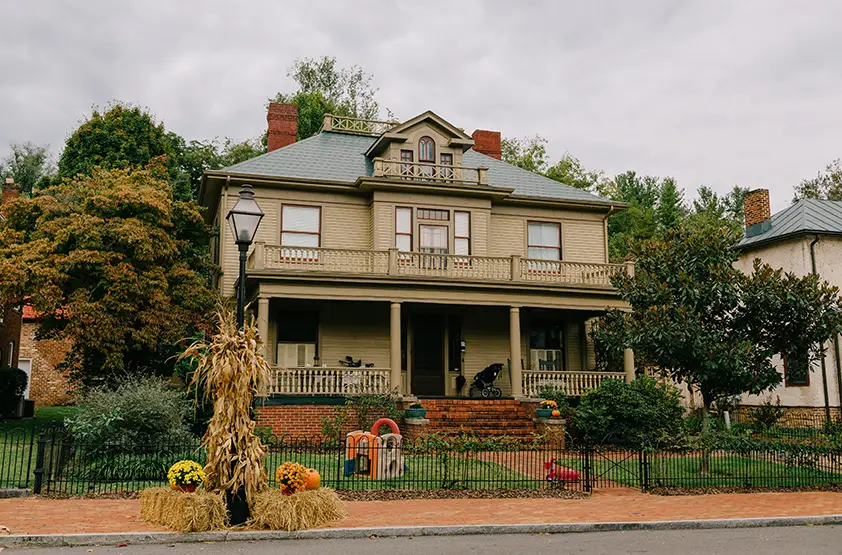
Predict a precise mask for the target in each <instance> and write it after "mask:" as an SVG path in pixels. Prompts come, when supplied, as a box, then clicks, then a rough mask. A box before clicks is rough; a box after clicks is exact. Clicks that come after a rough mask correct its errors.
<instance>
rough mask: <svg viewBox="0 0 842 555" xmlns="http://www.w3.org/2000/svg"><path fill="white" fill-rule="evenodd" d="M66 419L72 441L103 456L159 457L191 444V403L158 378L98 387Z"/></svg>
mask: <svg viewBox="0 0 842 555" xmlns="http://www.w3.org/2000/svg"><path fill="white" fill-rule="evenodd" d="M81 405H82V406H81V408H80V410H79V411H78V412H77V413H76V414H75V415H74V416H73V417H71V418H68V419H66V421H65V423H66V425H67V427H68V430H69V432H70V434H71V435H72V436H73V439H74V440H76V441H78V442H82V443H85V444H88V445H91V446H95V447H96V450H97V451H98V452H99V453H100V454H116V453H157V452H160V451H161V450H162V448H163V447H165V446H169V447H170V448H173V449H174V448H177V447H179V446H180V445H185V444H187V443H188V440H189V439H190V437H191V436H190V433H189V431H188V423H189V421H190V417H191V415H192V409H191V407H190V403H189V402H188V401H187V400H186V399H185V398H184V395H183V393H182V392H181V391H179V390H176V389H172V388H169V387H168V386H167V384H165V382H163V381H162V380H160V379H157V378H140V377H135V378H129V379H127V380H125V381H124V382H123V383H122V384H120V385H119V386H117V387H116V388H115V389H106V388H95V389H92V390H90V391H89V392H88V394H87V396H86V397H85V398H84V399H83V400H82V403H81Z"/></svg>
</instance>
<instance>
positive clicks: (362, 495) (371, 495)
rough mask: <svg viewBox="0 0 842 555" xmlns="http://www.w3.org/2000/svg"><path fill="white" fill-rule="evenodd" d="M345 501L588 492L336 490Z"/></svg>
mask: <svg viewBox="0 0 842 555" xmlns="http://www.w3.org/2000/svg"><path fill="white" fill-rule="evenodd" d="M336 493H338V494H339V497H340V498H341V499H343V500H345V501H395V500H399V499H515V498H533V499H538V498H547V497H553V498H560V499H583V498H587V497H590V495H589V494H587V493H584V492H581V491H574V490H569V489H563V488H542V489H463V490H457V489H430V490H364V491H338V492H336Z"/></svg>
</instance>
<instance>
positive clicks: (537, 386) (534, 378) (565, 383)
mask: <svg viewBox="0 0 842 555" xmlns="http://www.w3.org/2000/svg"><path fill="white" fill-rule="evenodd" d="M611 379H614V380H623V379H625V374H624V373H622V372H562V371H549V370H545V371H538V372H535V371H531V370H530V371H526V370H525V371H524V372H523V394H524V395H525V396H526V397H533V398H537V397H540V396H541V395H540V393H541V390H542V389H544V388H545V387H552V388H554V389H558V390H560V391H562V392H563V393H564V394H565V395H568V396H570V397H581V396H582V395H584V394H585V393H587V392H588V390H591V389H595V388H597V387H599V384H601V383H602V382H604V381H605V380H611Z"/></svg>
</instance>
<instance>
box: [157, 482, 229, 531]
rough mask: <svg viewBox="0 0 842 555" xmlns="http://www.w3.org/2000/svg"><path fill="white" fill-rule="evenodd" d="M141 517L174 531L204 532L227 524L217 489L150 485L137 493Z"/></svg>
mask: <svg viewBox="0 0 842 555" xmlns="http://www.w3.org/2000/svg"><path fill="white" fill-rule="evenodd" d="M140 518H142V519H143V520H144V521H146V522H149V523H152V524H160V525H161V526H166V527H167V528H170V529H171V530H176V531H177V532H207V531H209V530H221V529H222V528H225V527H226V526H227V525H228V509H227V508H226V507H225V500H224V499H223V497H222V493H219V492H216V493H210V492H207V491H205V490H203V489H199V490H196V492H195V493H183V492H180V491H177V490H173V489H170V488H151V489H147V490H143V491H142V492H141V494H140Z"/></svg>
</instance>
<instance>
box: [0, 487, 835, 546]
mask: <svg viewBox="0 0 842 555" xmlns="http://www.w3.org/2000/svg"><path fill="white" fill-rule="evenodd" d="M347 505H348V513H349V516H348V518H347V519H345V520H344V521H342V522H340V523H336V524H335V525H334V526H333V527H334V528H372V527H413V526H463V525H504V524H514V525H537V524H561V523H609V522H610V523H622V522H656V521H689V520H715V519H751V518H778V517H819V516H831V515H842V493H835V492H784V493H743V494H719V495H699V496H671V497H665V496H658V495H649V494H644V493H640V492H639V491H637V490H625V489H606V490H601V491H597V492H596V493H594V495H593V496H591V497H589V498H586V499H559V498H539V499H417V500H400V501H350V502H348V504H347ZM139 513H140V502H139V501H138V500H136V499H66V500H58V499H42V498H32V497H31V498H24V499H0V526H5V527H6V528H8V530H9V532H10V533H11V534H30V535H31V534H38V535H42V534H80V533H97V534H99V533H122V532H163V531H166V530H165V529H164V528H161V527H158V526H153V525H149V524H147V523H145V522H143V521H141V520H140V518H139Z"/></svg>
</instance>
